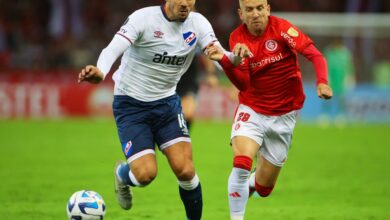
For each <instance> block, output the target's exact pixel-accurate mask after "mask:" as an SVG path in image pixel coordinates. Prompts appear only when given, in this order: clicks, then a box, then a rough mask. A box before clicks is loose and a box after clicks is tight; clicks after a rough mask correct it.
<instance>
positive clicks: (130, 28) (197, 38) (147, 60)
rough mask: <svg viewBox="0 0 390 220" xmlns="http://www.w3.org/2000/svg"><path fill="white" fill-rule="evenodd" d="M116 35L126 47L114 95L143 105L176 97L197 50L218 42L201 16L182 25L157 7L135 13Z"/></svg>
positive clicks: (190, 16) (195, 16) (192, 18)
mask: <svg viewBox="0 0 390 220" xmlns="http://www.w3.org/2000/svg"><path fill="white" fill-rule="evenodd" d="M118 35H119V36H121V37H122V38H123V39H125V40H126V41H128V43H129V47H128V48H127V49H126V51H125V52H124V54H123V56H122V60H121V65H120V67H119V69H118V70H117V71H116V72H115V74H114V76H113V79H114V81H115V94H117V95H128V96H130V97H133V98H135V99H138V100H141V101H145V102H149V101H155V100H158V99H161V98H165V97H168V96H171V95H173V94H175V90H176V85H177V83H178V81H179V79H180V77H181V76H182V75H183V74H184V73H185V72H186V71H187V69H188V67H189V66H190V64H191V62H192V59H193V57H194V54H195V49H196V47H197V46H198V47H200V48H201V49H204V48H205V47H206V46H207V45H208V44H210V43H212V42H215V41H217V39H216V37H215V34H214V31H213V29H212V27H211V25H210V23H209V22H208V20H207V19H206V18H205V17H204V16H203V15H201V14H199V13H196V12H191V13H190V14H189V16H188V18H187V19H186V20H185V21H184V22H176V21H170V20H169V19H168V17H167V16H166V14H165V12H164V9H163V7H160V6H154V7H147V8H143V9H140V10H137V11H135V12H134V13H133V14H131V15H130V16H129V17H128V19H127V20H126V22H125V24H124V25H123V26H122V27H121V29H120V30H119V31H118V32H117V35H116V36H118ZM99 59H100V58H99ZM98 64H99V62H98Z"/></svg>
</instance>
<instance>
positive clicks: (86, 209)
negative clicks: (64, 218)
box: [66, 190, 106, 220]
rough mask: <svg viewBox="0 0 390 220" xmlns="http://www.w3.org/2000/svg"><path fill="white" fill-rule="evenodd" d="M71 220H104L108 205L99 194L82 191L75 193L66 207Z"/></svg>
mask: <svg viewBox="0 0 390 220" xmlns="http://www.w3.org/2000/svg"><path fill="white" fill-rule="evenodd" d="M66 212H67V213H68V218H69V220H103V217H104V215H105V214H106V205H105V203H104V200H103V197H102V196H101V195H99V193H97V192H95V191H91V190H81V191H77V192H75V193H73V195H72V196H71V197H70V199H69V201H68V204H67V206H66Z"/></svg>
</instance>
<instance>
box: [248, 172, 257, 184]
mask: <svg viewBox="0 0 390 220" xmlns="http://www.w3.org/2000/svg"><path fill="white" fill-rule="evenodd" d="M255 179H256V172H253V173H251V174H250V176H249V187H250V188H255V181H256V180H255Z"/></svg>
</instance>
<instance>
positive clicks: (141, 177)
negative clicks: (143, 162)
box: [134, 169, 157, 186]
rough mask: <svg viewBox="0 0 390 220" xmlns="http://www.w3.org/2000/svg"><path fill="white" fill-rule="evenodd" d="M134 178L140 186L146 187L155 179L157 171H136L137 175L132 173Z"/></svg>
mask: <svg viewBox="0 0 390 220" xmlns="http://www.w3.org/2000/svg"><path fill="white" fill-rule="evenodd" d="M134 176H135V177H136V179H137V181H138V182H139V184H141V186H147V185H149V184H150V183H151V182H152V181H153V180H154V179H155V178H156V176H157V170H148V169H142V170H138V172H137V173H134Z"/></svg>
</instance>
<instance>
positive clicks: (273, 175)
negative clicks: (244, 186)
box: [249, 154, 281, 197]
mask: <svg viewBox="0 0 390 220" xmlns="http://www.w3.org/2000/svg"><path fill="white" fill-rule="evenodd" d="M280 170H281V167H279V166H275V165H274V164H272V163H270V162H269V161H267V160H266V159H264V158H263V157H262V156H261V154H258V158H257V164H256V172H254V173H253V174H251V177H250V179H249V190H250V191H253V192H254V191H257V193H258V194H259V195H260V196H261V197H267V196H269V195H270V194H271V192H272V190H273V188H274V186H275V184H276V181H277V179H278V176H279V173H280Z"/></svg>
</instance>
